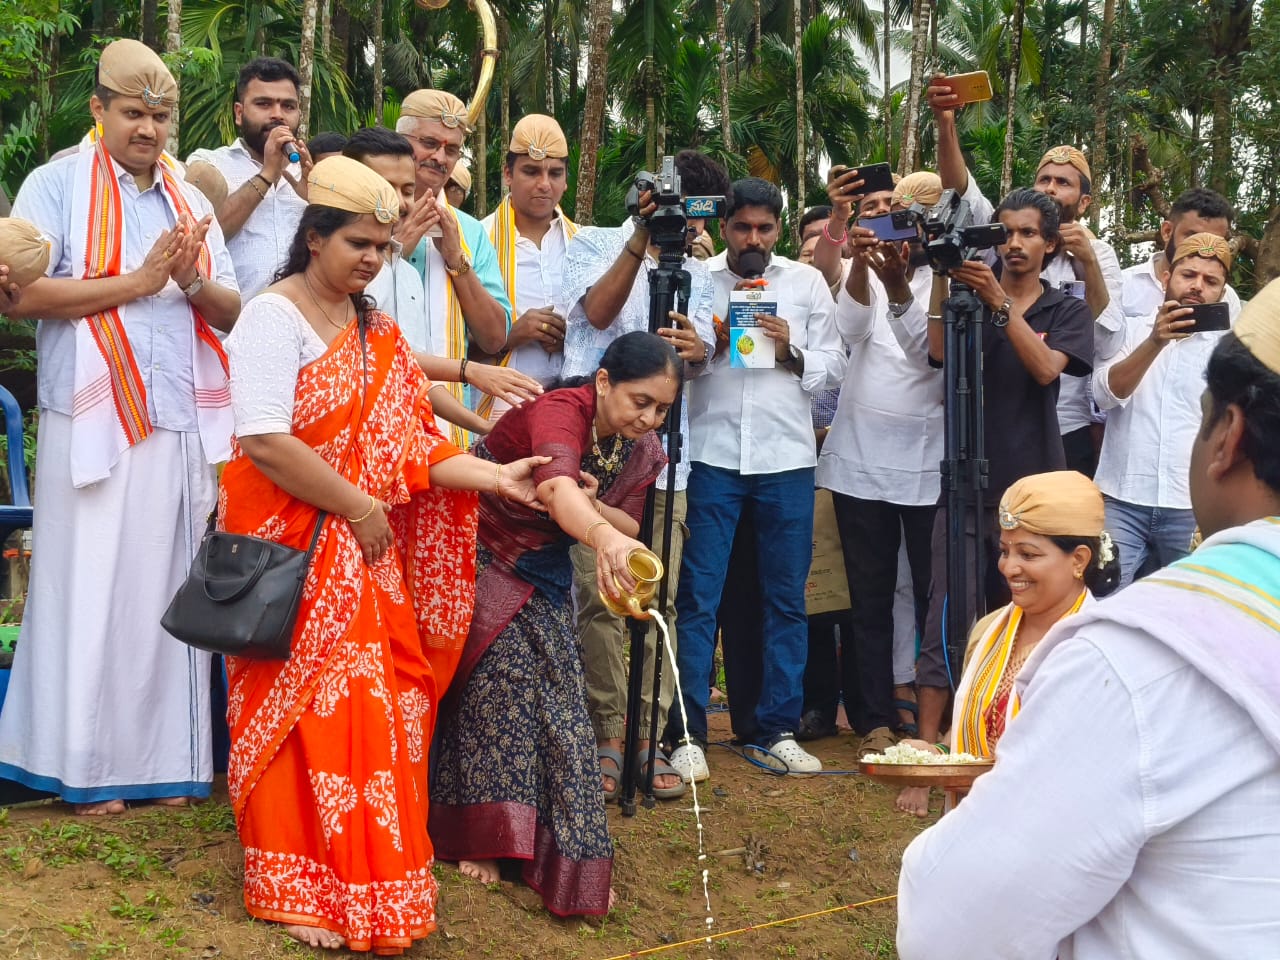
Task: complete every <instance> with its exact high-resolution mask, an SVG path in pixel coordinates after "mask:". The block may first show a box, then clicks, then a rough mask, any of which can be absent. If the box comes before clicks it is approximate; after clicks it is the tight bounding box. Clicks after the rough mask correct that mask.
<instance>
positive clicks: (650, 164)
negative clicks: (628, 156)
mask: <svg viewBox="0 0 1280 960" xmlns="http://www.w3.org/2000/svg"><path fill="white" fill-rule="evenodd" d="M653 73H654V66H653V57H652V56H649V57H645V60H644V129H645V134H644V168H645V169H646V170H653V169H654V168H655V167H657V166H658V101H657V98H656V97H655V96H654V92H653V88H654V87H655V86H657V83H656V82H655V81H654V78H653Z"/></svg>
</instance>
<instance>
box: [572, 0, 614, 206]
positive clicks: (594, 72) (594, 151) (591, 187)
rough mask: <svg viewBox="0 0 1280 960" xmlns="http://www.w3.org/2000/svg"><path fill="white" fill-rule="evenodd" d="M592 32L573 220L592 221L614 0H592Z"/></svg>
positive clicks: (602, 130)
mask: <svg viewBox="0 0 1280 960" xmlns="http://www.w3.org/2000/svg"><path fill="white" fill-rule="evenodd" d="M590 15H591V35H590V39H589V42H588V49H587V99H586V103H585V104H584V106H583V111H582V136H581V137H580V138H579V140H580V143H581V152H580V153H579V156H578V191H577V203H576V204H575V205H574V219H575V220H577V221H578V222H579V223H591V222H592V209H593V208H594V207H595V201H596V170H597V166H596V164H597V162H598V160H599V153H600V141H601V139H602V135H603V133H604V107H605V94H606V92H607V91H608V86H609V81H608V78H607V76H606V74H607V72H608V69H609V35H610V34H611V33H612V32H613V0H591V9H590Z"/></svg>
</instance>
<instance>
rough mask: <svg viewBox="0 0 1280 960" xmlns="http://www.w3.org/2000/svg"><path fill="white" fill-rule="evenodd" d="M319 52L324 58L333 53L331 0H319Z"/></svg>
mask: <svg viewBox="0 0 1280 960" xmlns="http://www.w3.org/2000/svg"><path fill="white" fill-rule="evenodd" d="M320 50H321V56H323V57H325V58H328V56H329V54H330V53H332V52H333V0H320Z"/></svg>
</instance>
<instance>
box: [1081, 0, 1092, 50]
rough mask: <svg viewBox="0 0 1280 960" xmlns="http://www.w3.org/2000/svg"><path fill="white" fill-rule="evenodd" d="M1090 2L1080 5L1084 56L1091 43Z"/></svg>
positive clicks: (1086, 1) (1087, 0)
mask: <svg viewBox="0 0 1280 960" xmlns="http://www.w3.org/2000/svg"><path fill="white" fill-rule="evenodd" d="M1089 6H1090V4H1089V0H1084V2H1083V3H1081V4H1080V52H1081V53H1082V54H1083V53H1084V52H1085V51H1086V50H1087V49H1089V48H1088V46H1087V44H1088V42H1089Z"/></svg>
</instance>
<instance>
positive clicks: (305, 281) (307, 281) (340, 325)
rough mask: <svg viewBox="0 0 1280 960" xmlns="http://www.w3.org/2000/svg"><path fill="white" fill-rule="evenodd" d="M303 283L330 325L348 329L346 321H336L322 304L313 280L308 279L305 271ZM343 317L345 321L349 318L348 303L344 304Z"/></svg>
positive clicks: (337, 328) (338, 328) (335, 327)
mask: <svg viewBox="0 0 1280 960" xmlns="http://www.w3.org/2000/svg"><path fill="white" fill-rule="evenodd" d="M302 285H303V286H304V287H306V288H307V293H308V294H309V295H310V297H311V302H312V303H314V304H315V305H316V309H317V310H319V311H320V315H321V316H322V317H324V319H325V321H326V322H327V323H328V324H329V326H331V327H333V328H334V329H335V330H345V329H347V324H346V322H343V323H334V322H333V318H332V317H330V316H329V311H328V310H326V309H325V308H324V307H323V306H321V305H320V298H319V297H317V296H316V292H315V291H314V290H312V289H311V281H310V280H308V279H307V274H306V272H305V271H303V274H302ZM342 319H343V321H346V319H347V311H346V303H344V304H343V311H342Z"/></svg>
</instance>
